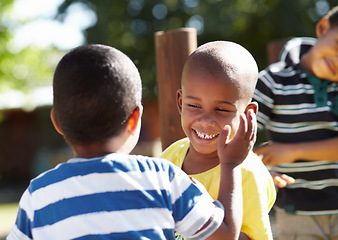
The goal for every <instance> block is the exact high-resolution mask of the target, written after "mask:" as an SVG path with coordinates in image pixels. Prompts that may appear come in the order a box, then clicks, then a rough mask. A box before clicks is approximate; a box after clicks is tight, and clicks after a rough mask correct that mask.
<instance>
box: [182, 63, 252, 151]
mask: <svg viewBox="0 0 338 240" xmlns="http://www.w3.org/2000/svg"><path fill="white" fill-rule="evenodd" d="M226 78H228V76H226V74H224V73H222V74H216V75H215V74H210V73H208V72H207V71H206V70H205V69H204V70H203V69H193V70H192V71H189V69H188V70H187V71H185V73H184V81H183V85H182V91H181V92H179V93H178V105H179V110H180V112H181V124H182V128H183V131H184V132H185V134H186V135H187V137H188V138H189V139H190V144H191V148H192V150H195V151H197V152H198V153H200V154H217V146H218V136H219V133H220V132H221V130H222V129H223V128H224V126H225V125H227V124H228V125H230V126H231V128H232V132H231V137H232V136H233V135H234V134H235V132H236V130H237V128H238V124H239V112H240V111H241V112H244V109H245V107H246V106H244V107H243V106H242V105H244V104H242V105H241V104H240V102H241V101H239V99H240V96H239V90H238V89H237V86H236V84H234V82H232V80H231V79H226ZM242 102H243V101H242Z"/></svg>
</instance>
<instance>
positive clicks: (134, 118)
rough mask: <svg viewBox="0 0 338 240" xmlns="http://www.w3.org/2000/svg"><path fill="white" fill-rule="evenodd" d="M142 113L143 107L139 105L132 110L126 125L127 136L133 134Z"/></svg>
mask: <svg viewBox="0 0 338 240" xmlns="http://www.w3.org/2000/svg"><path fill="white" fill-rule="evenodd" d="M142 112H143V106H142V105H141V104H140V105H138V106H137V107H136V108H135V109H134V111H133V113H132V114H131V115H130V117H129V120H128V124H127V131H128V132H129V134H131V135H134V134H135V132H136V130H137V127H138V125H139V124H140V123H141V117H142Z"/></svg>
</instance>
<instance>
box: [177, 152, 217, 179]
mask: <svg viewBox="0 0 338 240" xmlns="http://www.w3.org/2000/svg"><path fill="white" fill-rule="evenodd" d="M218 164H219V158H218V155H217V152H214V153H211V154H201V153H198V152H196V151H195V149H193V148H192V147H190V149H189V151H188V153H187V155H186V156H185V158H184V161H183V165H182V170H183V171H184V172H185V173H187V174H199V173H202V172H206V171H208V170H210V169H212V168H214V167H216V166H217V165H218Z"/></svg>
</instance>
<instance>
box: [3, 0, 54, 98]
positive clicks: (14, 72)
mask: <svg viewBox="0 0 338 240" xmlns="http://www.w3.org/2000/svg"><path fill="white" fill-rule="evenodd" d="M13 3H14V0H2V1H1V2H0V16H1V18H0V42H1V48H0V92H5V91H8V90H13V89H19V90H22V91H28V90H30V89H32V88H34V87H37V86H40V85H48V84H51V81H52V78H51V76H52V73H53V69H54V67H55V64H56V62H57V60H58V58H59V56H60V51H59V50H57V49H52V48H50V49H40V48H38V47H37V46H34V45H29V46H27V47H25V48H24V49H19V48H18V47H17V46H15V44H14V43H13V37H14V36H13V31H14V29H16V27H18V26H20V25H21V24H23V23H22V22H19V21H18V20H16V19H14V18H13V17H12V16H11V12H12V8H13Z"/></svg>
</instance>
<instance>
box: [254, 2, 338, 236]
mask: <svg viewBox="0 0 338 240" xmlns="http://www.w3.org/2000/svg"><path fill="white" fill-rule="evenodd" d="M316 34H317V37H318V39H314V38H294V39H291V40H290V41H289V42H287V44H286V45H285V46H284V49H283V50H282V52H281V55H280V62H278V63H275V64H272V65H270V66H269V67H268V68H266V69H265V70H263V71H262V72H261V73H260V75H259V80H258V84H257V89H256V90H255V95H254V99H255V101H257V102H258V103H259V113H258V118H257V120H258V126H259V129H263V128H265V129H266V130H267V132H268V138H269V140H270V142H269V143H268V144H266V145H263V146H261V147H258V148H257V149H255V152H256V153H257V154H261V155H262V156H263V162H264V163H265V164H266V165H270V166H272V167H271V169H272V170H273V171H274V172H275V173H277V175H276V177H275V183H276V185H277V186H279V187H280V188H279V190H278V195H277V201H276V216H277V224H278V227H279V235H278V240H284V239H285V240H286V239H287V240H289V239H309V240H311V239H338V154H337V153H338V150H337V147H338V6H336V7H334V8H333V9H332V10H331V11H330V12H328V13H327V14H326V16H324V17H322V18H321V20H320V21H319V22H318V23H317V26H316ZM290 177H291V178H290ZM290 180H292V181H290ZM291 183H293V184H291Z"/></svg>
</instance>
